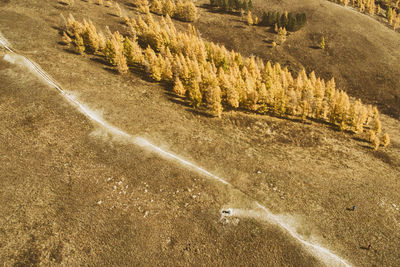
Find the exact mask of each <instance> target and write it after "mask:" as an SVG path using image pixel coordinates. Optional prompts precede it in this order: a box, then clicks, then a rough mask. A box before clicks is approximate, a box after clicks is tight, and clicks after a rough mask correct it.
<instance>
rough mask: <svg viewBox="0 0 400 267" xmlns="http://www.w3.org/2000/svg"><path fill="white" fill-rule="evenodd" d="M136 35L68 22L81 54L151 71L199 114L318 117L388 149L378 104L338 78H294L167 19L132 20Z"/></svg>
mask: <svg viewBox="0 0 400 267" xmlns="http://www.w3.org/2000/svg"><path fill="white" fill-rule="evenodd" d="M126 26H127V29H128V30H129V34H128V35H127V36H122V35H121V34H120V33H119V32H114V33H111V32H110V31H109V30H108V28H107V33H106V34H105V35H104V34H102V33H101V32H98V31H97V30H96V28H95V27H94V25H93V23H92V22H90V21H89V22H87V21H83V23H80V22H78V21H76V20H75V19H73V17H71V16H70V17H69V18H68V19H67V25H66V28H65V32H64V36H63V40H64V42H66V43H70V44H72V46H73V47H74V48H75V49H76V51H77V52H79V53H84V52H87V53H92V54H96V55H99V56H102V57H103V58H104V59H105V60H106V61H107V62H108V63H109V64H111V65H113V66H115V68H116V69H117V70H118V71H119V72H120V73H126V72H127V71H128V70H129V69H132V70H135V71H144V72H146V73H147V75H148V76H149V77H150V78H151V79H153V80H154V81H163V82H165V83H167V84H171V87H172V88H173V89H172V90H173V92H174V93H175V94H176V95H177V96H180V97H182V98H183V99H185V100H186V101H187V102H188V103H190V105H191V106H192V107H193V108H195V109H198V110H201V111H203V112H207V113H209V114H211V115H213V116H218V117H220V116H221V115H222V111H223V109H228V110H229V109H244V110H249V111H252V112H256V113H259V114H271V115H276V116H280V117H291V118H299V119H301V120H307V119H313V120H315V121H320V122H326V123H329V124H331V125H333V126H335V127H338V128H340V129H341V130H343V131H351V132H353V133H356V134H359V135H362V136H363V137H364V138H365V139H368V140H370V141H371V142H372V143H373V144H374V146H375V147H376V148H377V147H379V144H380V142H382V143H383V144H388V142H389V141H388V140H389V137H388V135H387V134H383V133H382V126H381V122H380V115H379V111H378V109H377V108H376V107H373V106H371V105H364V104H362V102H361V100H352V99H350V98H349V96H348V95H347V94H346V93H345V92H344V91H342V90H339V89H337V88H336V85H335V81H334V79H333V78H332V79H331V80H330V81H328V82H325V81H324V80H322V79H320V78H318V77H316V75H315V73H314V72H311V73H309V74H307V73H306V72H305V70H304V69H303V70H302V71H301V72H300V73H298V74H297V77H296V78H294V77H293V76H292V74H291V72H289V70H288V69H287V68H282V67H281V66H280V64H279V63H276V64H272V63H271V62H269V61H267V62H265V61H263V60H262V59H261V58H258V57H254V56H252V57H243V56H242V55H241V54H240V53H237V52H235V51H233V50H232V51H229V50H227V49H226V48H225V47H224V46H223V45H218V44H215V43H213V42H207V41H205V40H204V39H202V38H201V37H200V34H199V33H198V31H197V30H196V29H195V28H194V27H193V26H191V25H189V28H188V31H187V32H182V31H177V30H176V28H175V26H174V24H173V22H172V20H171V18H170V17H169V16H168V15H167V16H166V17H162V18H161V21H160V22H158V21H156V20H154V18H153V16H152V15H151V14H150V13H148V14H146V16H145V17H144V18H143V17H139V18H138V19H134V18H130V19H129V20H128V21H127V22H126Z"/></svg>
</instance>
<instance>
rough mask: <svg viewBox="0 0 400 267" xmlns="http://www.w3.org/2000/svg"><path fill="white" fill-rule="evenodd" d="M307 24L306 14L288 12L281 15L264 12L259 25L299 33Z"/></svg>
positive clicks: (273, 12)
mask: <svg viewBox="0 0 400 267" xmlns="http://www.w3.org/2000/svg"><path fill="white" fill-rule="evenodd" d="M306 22H307V16H306V14H305V13H293V12H289V13H288V12H287V11H285V12H284V13H282V14H281V13H280V12H277V11H268V12H264V14H263V15H262V19H261V21H260V22H259V25H263V26H275V25H277V27H282V28H286V30H289V31H297V30H299V29H300V28H301V27H303V26H304V24H305V23H306Z"/></svg>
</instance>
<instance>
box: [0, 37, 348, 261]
mask: <svg viewBox="0 0 400 267" xmlns="http://www.w3.org/2000/svg"><path fill="white" fill-rule="evenodd" d="M0 45H1V46H2V47H4V48H5V49H6V50H7V51H8V52H9V53H8V54H6V55H5V56H4V60H6V61H8V62H10V63H12V64H17V65H21V66H24V67H27V68H28V69H29V70H30V71H32V72H33V73H34V74H36V75H37V76H38V77H39V78H40V79H42V80H43V81H44V82H45V83H47V84H48V85H50V86H51V87H54V88H55V89H57V90H58V91H59V92H60V93H61V94H62V95H63V96H64V98H65V99H66V100H67V101H68V102H69V103H71V104H72V105H73V106H75V107H76V108H77V109H78V110H79V111H80V112H81V113H82V114H84V115H85V116H87V117H88V118H89V119H91V120H92V121H94V122H95V123H97V124H98V125H99V126H100V127H102V128H103V129H105V130H107V131H108V132H109V133H111V134H113V135H115V136H117V137H119V138H122V140H123V141H126V142H129V143H132V144H135V145H137V146H140V147H142V148H143V149H146V150H148V151H152V152H153V153H156V154H158V155H159V156H162V157H163V158H166V159H168V160H171V161H174V162H177V163H179V164H181V165H182V166H184V167H187V168H189V169H191V170H194V171H196V172H197V173H199V174H201V175H203V176H205V177H208V178H211V179H213V180H216V181H218V182H220V183H222V184H224V185H225V186H227V187H228V190H231V191H233V192H236V193H239V194H241V195H243V196H245V197H246V198H247V199H249V200H251V201H252V202H253V205H254V206H255V207H256V208H257V210H258V211H257V210H251V209H248V210H239V209H233V208H228V209H225V210H222V211H221V214H222V216H235V217H251V218H254V219H258V220H262V221H267V222H269V223H271V224H274V225H278V226H279V227H280V228H281V229H282V230H283V231H284V232H286V233H287V234H288V235H290V236H291V237H292V238H294V239H295V240H296V241H297V242H299V244H301V245H302V246H303V247H304V248H306V249H308V251H309V252H311V253H312V254H313V255H314V256H315V257H317V258H318V259H320V260H321V261H322V262H323V263H325V264H327V265H329V266H346V267H349V266H351V265H350V264H349V263H347V262H346V261H345V260H344V259H342V258H340V257H339V256H337V255H336V254H334V253H333V252H331V251H330V250H329V249H327V248H324V247H322V246H321V245H318V244H315V243H312V242H309V241H307V240H306V239H305V238H304V237H302V236H301V235H299V234H298V233H297V232H296V230H295V229H294V227H292V226H290V225H289V224H288V223H287V222H285V221H284V220H283V219H282V218H280V217H279V216H278V215H275V214H273V213H271V212H270V211H269V210H268V209H267V208H266V207H265V206H263V205H261V204H260V203H259V202H258V201H257V200H255V199H254V198H252V197H251V196H249V195H247V194H246V193H244V192H243V191H241V190H240V189H239V188H236V187H235V186H233V185H232V184H230V183H229V182H227V181H225V180H224V179H222V178H220V177H218V176H217V175H214V174H212V173H210V172H209V171H207V170H205V169H204V168H202V167H199V166H197V165H196V164H194V163H192V162H190V161H187V160H185V159H183V158H182V157H179V156H178V155H176V154H173V153H171V152H168V151H165V150H163V149H162V148H160V147H158V146H156V145H154V144H152V143H151V142H149V141H148V140H146V139H145V138H143V137H135V136H132V135H130V134H128V133H126V132H124V131H123V130H121V129H119V128H117V127H115V126H113V125H112V124H110V123H108V122H107V121H105V120H103V119H102V118H101V116H99V115H98V114H96V112H94V111H93V110H91V109H90V108H88V107H87V106H86V105H84V104H83V103H81V102H79V101H78V100H77V99H76V97H74V96H73V95H72V94H70V93H68V92H67V91H65V90H63V89H62V87H61V86H60V85H59V84H58V83H57V82H56V81H55V80H54V79H52V78H51V77H50V76H49V75H48V74H47V73H46V72H45V71H44V70H43V69H42V68H41V67H40V66H39V65H38V64H36V63H35V62H33V61H32V60H30V59H28V58H26V57H25V56H23V55H20V54H18V53H17V52H16V51H14V50H13V49H12V48H11V44H10V43H9V42H8V41H7V39H5V38H4V37H3V35H2V34H1V33H0Z"/></svg>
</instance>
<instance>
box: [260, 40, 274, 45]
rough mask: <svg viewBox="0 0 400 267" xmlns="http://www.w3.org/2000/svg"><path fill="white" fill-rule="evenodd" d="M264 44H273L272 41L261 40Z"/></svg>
mask: <svg viewBox="0 0 400 267" xmlns="http://www.w3.org/2000/svg"><path fill="white" fill-rule="evenodd" d="M262 41H263V42H264V43H267V44H272V43H273V42H274V40H272V39H268V40H267V39H264V40H262Z"/></svg>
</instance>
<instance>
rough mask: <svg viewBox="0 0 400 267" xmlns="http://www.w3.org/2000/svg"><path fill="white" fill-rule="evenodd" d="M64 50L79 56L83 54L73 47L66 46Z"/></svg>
mask: <svg viewBox="0 0 400 267" xmlns="http://www.w3.org/2000/svg"><path fill="white" fill-rule="evenodd" d="M64 51H65V52H67V53H69V54H72V55H79V56H80V55H81V54H79V53H78V52H76V51H75V50H73V49H71V48H64Z"/></svg>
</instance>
